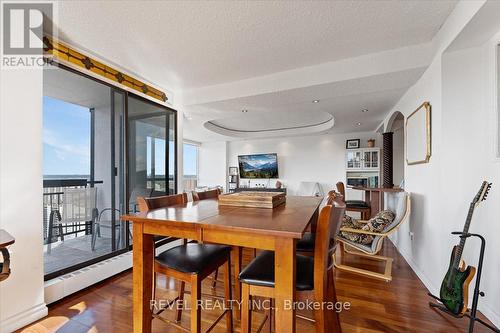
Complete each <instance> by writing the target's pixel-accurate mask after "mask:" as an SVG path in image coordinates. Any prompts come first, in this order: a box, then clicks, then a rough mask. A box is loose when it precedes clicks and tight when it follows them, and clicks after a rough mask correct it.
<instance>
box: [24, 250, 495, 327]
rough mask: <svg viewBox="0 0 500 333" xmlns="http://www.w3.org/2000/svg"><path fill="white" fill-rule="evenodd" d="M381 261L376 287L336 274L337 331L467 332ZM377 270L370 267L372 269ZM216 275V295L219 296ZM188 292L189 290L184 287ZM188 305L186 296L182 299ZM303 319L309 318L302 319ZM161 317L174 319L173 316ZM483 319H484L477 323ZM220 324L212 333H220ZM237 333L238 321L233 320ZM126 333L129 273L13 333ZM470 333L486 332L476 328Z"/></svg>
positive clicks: (400, 262)
mask: <svg viewBox="0 0 500 333" xmlns="http://www.w3.org/2000/svg"><path fill="white" fill-rule="evenodd" d="M251 254H252V251H245V252H244V258H243V259H244V263H245V262H248V261H249V260H250V259H251ZM383 255H386V256H391V257H394V258H395V260H394V264H393V281H392V282H390V283H386V282H382V281H377V280H373V279H369V278H364V277H360V276H357V275H353V274H349V273H344V272H339V271H337V272H336V280H335V282H336V287H337V295H338V297H339V301H343V302H349V303H350V304H351V307H350V309H349V310H346V311H343V312H342V313H341V314H340V319H341V322H342V330H343V332H344V333H346V332H347V333H350V332H353V333H354V332H363V333H373V332H390V333H393V332H442V333H448V332H467V327H468V321H467V320H466V319H465V318H464V319H452V318H449V317H447V316H445V315H442V314H440V313H438V312H436V311H435V310H432V309H430V308H429V306H428V305H427V304H428V302H429V297H428V296H427V289H426V288H425V287H424V285H423V284H422V283H421V282H420V280H419V279H418V278H417V276H416V275H415V274H414V273H413V271H412V270H411V268H410V266H409V265H408V264H407V263H406V261H405V260H404V259H403V258H402V257H401V256H400V255H399V254H398V253H397V251H396V250H395V248H394V246H393V245H392V244H391V243H390V242H386V243H385V245H384V249H383ZM350 263H353V264H362V265H364V267H367V265H373V264H372V263H371V262H369V261H366V260H356V261H354V260H353V261H350ZM372 267H373V268H375V269H376V268H377V267H376V266H372ZM221 277H222V273H219V281H218V283H217V288H216V292H217V294H218V295H223V290H224V289H223V287H224V286H223V283H222V280H221ZM210 284H211V280H210V279H206V280H205V281H204V284H203V292H204V293H210V292H212V290H211V288H210ZM157 285H158V291H157V292H158V294H157V296H158V297H159V298H162V299H170V298H172V297H173V296H175V295H176V293H175V291H168V290H166V289H164V288H165V287H166V285H168V286H169V287H170V288H172V289H173V288H174V287H175V281H173V280H165V279H164V278H163V277H159V278H158V280H157ZM187 289H189V287H187ZM186 300H189V295H187V296H186ZM220 313H221V311H220V310H213V311H204V312H203V313H202V321H203V322H202V327H203V329H204V330H206V329H207V328H208V327H209V326H210V324H211V322H212V321H213V320H214V319H215V318H217V316H218V315H219V314H220ZM303 314H305V315H307V316H309V317H311V316H312V315H311V314H310V313H303ZM164 315H165V316H167V317H168V318H170V319H173V318H174V315H175V314H174V312H173V311H165V312H164ZM481 317H482V316H481ZM262 318H263V314H261V313H254V316H253V329H254V330H256V329H257V327H258V325H259V324H260V322H261V320H262ZM482 318H484V317H482ZM182 325H183V326H184V327H189V311H184V313H183V316H182ZM224 325H225V324H224V320H222V321H221V322H220V323H219V325H218V326H217V327H216V328H215V329H214V331H213V332H225V326H224ZM235 330H236V331H239V321H238V320H235ZM131 331H132V272H131V271H130V270H129V271H126V272H124V273H122V274H119V275H117V276H115V277H113V278H110V279H108V280H106V281H104V282H102V283H99V284H97V285H95V286H92V287H90V288H87V289H86V290H83V291H81V292H78V293H76V294H74V295H72V296H69V297H67V298H66V299H64V300H61V301H59V302H57V303H55V304H52V305H50V306H49V315H48V316H47V317H46V318H44V319H42V320H40V321H38V322H36V323H34V324H32V325H30V326H28V327H25V328H24V329H22V330H20V331H19V332H58V333H64V332H71V333H79V332H131ZM153 332H180V331H179V330H178V329H175V328H172V327H171V326H167V325H166V324H164V323H163V322H161V321H160V320H157V319H155V320H154V321H153ZM297 332H300V333H303V332H314V325H313V324H312V323H309V322H307V321H305V320H302V319H297ZM475 332H476V333H482V332H490V331H489V330H487V329H485V328H483V327H482V326H481V325H480V324H476V330H475Z"/></svg>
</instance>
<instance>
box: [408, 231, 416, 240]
mask: <svg viewBox="0 0 500 333" xmlns="http://www.w3.org/2000/svg"><path fill="white" fill-rule="evenodd" d="M409 234H410V239H411V240H413V237H414V236H415V235H414V234H413V232H411V231H410V232H409Z"/></svg>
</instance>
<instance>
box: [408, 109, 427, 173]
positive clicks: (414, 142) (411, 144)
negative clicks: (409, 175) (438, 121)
mask: <svg viewBox="0 0 500 333" xmlns="http://www.w3.org/2000/svg"><path fill="white" fill-rule="evenodd" d="M405 133H406V163H407V164H408V165H414V164H421V163H428V162H429V159H430V158H431V105H430V103H429V102H424V103H423V104H422V105H420V106H419V107H418V108H417V109H416V110H415V111H413V113H412V114H410V115H409V116H408V118H407V119H406V129H405Z"/></svg>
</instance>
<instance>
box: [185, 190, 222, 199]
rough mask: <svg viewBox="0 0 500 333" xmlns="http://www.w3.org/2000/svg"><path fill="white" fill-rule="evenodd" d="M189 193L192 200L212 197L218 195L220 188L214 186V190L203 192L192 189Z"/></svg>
mask: <svg viewBox="0 0 500 333" xmlns="http://www.w3.org/2000/svg"><path fill="white" fill-rule="evenodd" d="M191 194H192V196H193V201H198V200H205V199H214V198H218V197H219V195H220V194H221V190H220V188H216V189H214V190H208V191H204V192H196V191H192V192H191Z"/></svg>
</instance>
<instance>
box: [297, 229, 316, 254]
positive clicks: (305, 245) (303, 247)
mask: <svg viewBox="0 0 500 333" xmlns="http://www.w3.org/2000/svg"><path fill="white" fill-rule="evenodd" d="M315 239H316V234H313V233H312V232H306V233H305V234H304V236H302V238H301V239H300V240H298V241H297V244H296V246H295V249H296V250H297V251H299V252H314V244H315Z"/></svg>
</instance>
